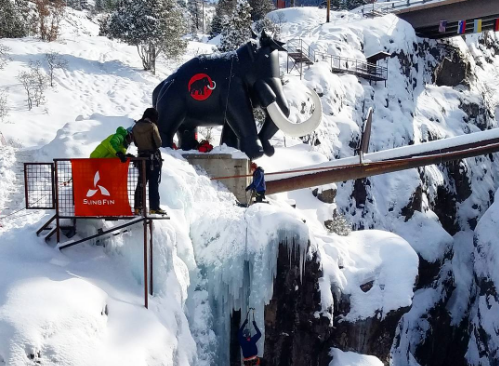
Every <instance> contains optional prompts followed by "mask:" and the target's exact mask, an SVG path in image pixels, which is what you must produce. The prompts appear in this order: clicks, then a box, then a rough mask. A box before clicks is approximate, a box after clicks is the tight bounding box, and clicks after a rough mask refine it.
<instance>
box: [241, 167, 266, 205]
mask: <svg viewBox="0 0 499 366" xmlns="http://www.w3.org/2000/svg"><path fill="white" fill-rule="evenodd" d="M251 172H252V173H253V182H251V184H250V185H249V186H247V187H246V192H247V191H249V190H250V189H251V191H252V193H251V194H252V195H253V192H255V195H256V202H263V200H264V199H265V191H266V190H267V187H266V185H265V173H264V171H263V169H262V167H260V166H258V165H256V163H251ZM250 201H251V198H250ZM250 203H251V202H250Z"/></svg>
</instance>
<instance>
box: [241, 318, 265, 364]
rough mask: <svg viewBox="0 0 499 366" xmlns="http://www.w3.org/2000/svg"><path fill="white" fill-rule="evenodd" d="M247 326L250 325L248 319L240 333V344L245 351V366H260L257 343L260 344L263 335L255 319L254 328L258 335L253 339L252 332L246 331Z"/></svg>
mask: <svg viewBox="0 0 499 366" xmlns="http://www.w3.org/2000/svg"><path fill="white" fill-rule="evenodd" d="M246 324H248V319H246V320H245V322H244V323H243V325H241V328H239V332H238V337H239V344H240V345H241V349H242V351H243V361H244V366H254V365H260V359H259V358H258V356H257V355H258V347H257V346H256V342H258V340H259V339H260V337H261V336H262V333H261V332H260V329H258V327H257V325H256V322H255V320H254V319H253V326H254V327H255V330H256V334H255V335H254V336H253V337H252V336H251V331H250V330H249V329H246Z"/></svg>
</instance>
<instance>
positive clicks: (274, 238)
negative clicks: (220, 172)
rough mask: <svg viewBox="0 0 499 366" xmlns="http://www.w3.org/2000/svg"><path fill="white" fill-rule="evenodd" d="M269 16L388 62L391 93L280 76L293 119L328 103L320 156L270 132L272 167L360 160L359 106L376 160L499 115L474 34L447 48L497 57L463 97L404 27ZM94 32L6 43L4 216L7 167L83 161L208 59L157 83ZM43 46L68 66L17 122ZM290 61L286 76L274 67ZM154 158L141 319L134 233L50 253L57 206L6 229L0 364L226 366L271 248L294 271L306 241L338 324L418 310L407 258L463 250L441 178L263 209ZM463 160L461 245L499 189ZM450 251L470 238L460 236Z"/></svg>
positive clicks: (169, 65)
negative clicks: (157, 200)
mask: <svg viewBox="0 0 499 366" xmlns="http://www.w3.org/2000/svg"><path fill="white" fill-rule="evenodd" d="M277 13H282V14H283V16H284V24H283V29H282V37H283V39H284V40H287V39H292V38H297V37H301V38H303V39H304V40H306V41H307V42H308V43H309V44H310V45H311V47H312V48H313V49H315V50H319V51H322V52H327V53H330V54H333V55H341V56H342V57H347V58H354V59H360V60H365V58H366V56H369V55H371V54H373V53H375V52H378V51H385V52H389V53H391V54H393V55H394V56H393V57H391V58H389V59H388V61H387V63H388V67H389V81H388V88H385V87H384V85H382V84H381V83H380V84H378V85H374V84H373V85H372V86H371V85H369V83H368V82H367V81H364V80H361V79H358V78H357V77H355V76H353V75H337V74H332V73H331V72H330V71H329V68H328V64H327V63H326V62H317V63H315V64H314V65H312V66H311V67H310V68H307V69H306V70H305V74H304V80H302V81H300V80H299V77H298V75H296V74H291V75H285V77H284V78H285V80H286V81H287V83H286V85H285V92H286V96H287V98H288V101H289V103H290V106H291V118H292V119H295V120H299V119H301V118H306V117H305V115H304V114H303V113H302V112H301V110H302V103H303V102H306V94H305V88H304V86H308V87H311V88H314V89H316V90H317V92H318V93H320V94H321V95H322V102H323V108H324V119H323V122H322V125H321V126H320V128H319V129H318V131H317V137H318V139H319V140H320V145H319V146H316V147H311V146H310V145H307V144H304V143H302V142H301V140H299V139H289V138H284V136H283V135H282V134H281V133H278V134H277V135H276V137H275V139H274V141H273V142H274V143H275V144H276V146H277V151H276V154H275V156H273V157H272V158H268V157H265V158H262V159H261V160H259V163H260V164H261V165H262V166H263V167H264V168H265V170H266V171H267V172H272V171H282V170H286V169H292V168H297V167H303V166H309V165H314V164H321V163H326V162H328V161H329V160H332V159H337V158H346V157H351V156H353V153H354V146H352V143H351V142H352V141H356V140H357V139H358V136H359V131H360V127H361V123H362V121H363V118H364V116H365V113H366V111H367V110H368V108H369V107H374V110H375V118H374V123H373V134H372V138H371V145H370V150H371V151H380V150H384V149H389V148H394V147H400V146H405V145H408V144H416V145H417V144H420V143H422V142H425V141H428V140H431V139H432V136H436V137H438V138H444V137H453V136H458V135H462V134H466V133H469V132H473V131H478V130H479V128H478V127H477V126H476V125H475V124H474V123H473V121H469V120H465V117H466V113H464V112H463V110H461V109H460V106H462V105H463V104H469V103H471V102H474V103H477V104H479V105H481V104H482V103H488V104H489V105H490V106H496V107H497V106H498V105H499V91H498V90H497V88H495V87H494V85H496V84H494V83H495V81H496V80H497V77H498V75H499V74H498V73H497V66H499V60H498V58H494V55H487V54H485V53H486V52H487V51H483V49H480V47H479V44H478V42H476V39H475V40H474V39H471V40H469V41H468V43H466V42H464V41H463V40H461V39H458V40H456V41H453V43H454V44H455V45H457V46H458V47H460V48H462V49H463V50H464V51H465V52H467V53H470V54H473V55H474V57H475V58H476V59H479V58H485V57H488V58H490V59H492V60H493V63H492V64H490V63H489V64H486V65H485V66H482V67H481V68H479V67H476V65H474V66H475V73H476V80H475V81H474V82H473V84H472V85H471V87H469V88H464V87H463V88H461V89H459V88H458V89H453V88H449V87H436V86H427V85H425V82H429V81H430V77H431V75H429V71H428V70H429V69H430V68H431V67H430V66H431V64H432V63H434V61H435V60H434V58H433V56H431V55H429V54H426V53H425V52H421V51H422V49H423V47H424V46H422V45H421V40H419V39H418V38H417V37H416V36H415V35H414V31H413V30H412V28H411V27H410V26H409V25H408V24H407V23H405V22H403V21H401V20H399V19H398V18H396V17H395V16H393V15H388V16H385V17H383V18H378V19H372V20H368V19H363V18H362V17H361V16H359V15H357V14H352V13H347V12H339V13H333V19H332V22H331V23H330V24H323V23H322V20H323V19H324V18H325V12H324V10H319V9H313V8H300V9H286V10H279V11H277V12H274V15H275V14H277ZM97 33H98V26H97V24H96V22H94V21H93V20H91V19H90V18H89V17H88V16H87V14H86V13H83V12H77V11H70V12H69V14H68V19H67V20H66V22H65V24H64V26H63V36H62V38H61V40H59V41H57V42H52V43H43V42H40V41H38V40H36V39H33V38H27V39H22V40H5V39H2V40H0V42H2V44H5V45H6V46H8V47H9V48H10V52H9V56H10V58H11V61H10V62H9V64H8V65H7V67H6V68H5V69H3V70H0V88H1V89H4V88H8V97H9V105H10V107H11V111H10V113H9V115H8V117H7V118H6V120H5V121H4V122H3V123H0V131H1V132H2V133H3V135H4V136H5V138H6V140H7V141H8V143H9V146H0V154H1V155H0V185H1V187H2V190H0V213H1V212H3V211H6V210H9V211H13V210H15V209H20V208H22V200H21V201H20V200H19V197H22V191H21V190H22V187H20V186H19V182H18V180H16V170H15V168H14V166H15V163H16V160H17V161H19V160H21V159H22V158H23V157H24V158H25V157H26V156H29V157H30V159H33V160H36V161H51V159H53V158H56V157H59V158H61V157H87V156H88V155H89V153H90V152H91V151H92V150H93V149H94V148H95V146H96V145H97V144H98V143H99V142H100V140H102V139H103V138H105V137H107V136H108V135H109V134H110V133H111V132H112V131H114V130H115V129H116V127H117V126H119V125H123V126H125V127H127V126H129V125H131V124H132V123H133V121H132V119H138V118H139V117H140V116H141V113H142V111H143V110H144V109H145V108H146V107H148V106H149V105H150V99H151V92H152V90H153V88H154V87H155V86H156V84H157V83H158V82H159V81H161V80H162V79H163V78H165V77H166V76H167V75H168V74H169V73H170V72H172V71H173V70H174V69H175V68H176V67H177V66H178V65H179V64H180V63H181V62H183V61H186V60H188V59H190V58H191V57H193V56H194V55H196V54H199V53H206V52H211V49H212V45H210V44H204V43H197V42H190V43H189V48H188V52H187V54H186V55H185V56H184V57H183V59H182V60H179V61H175V62H173V61H167V60H164V59H160V60H159V65H158V75H156V76H153V75H151V74H149V73H146V72H144V71H142V70H141V67H140V66H141V65H140V61H139V59H138V56H137V55H136V50H135V48H134V47H130V46H126V45H124V44H120V43H117V42H115V41H110V40H108V39H106V38H104V37H99V36H98V35H97ZM431 45H432V46H436V45H435V44H434V43H432V44H431ZM51 50H53V51H56V52H58V53H60V54H61V55H63V56H64V58H65V59H66V60H67V61H68V70H66V71H61V70H57V71H56V75H55V87H54V88H53V89H52V88H49V89H48V90H47V93H46V103H45V104H43V105H42V106H41V107H34V108H33V110H32V111H28V110H27V107H26V105H25V97H24V92H23V89H22V87H21V85H20V84H19V82H18V81H17V79H16V75H17V74H18V73H19V72H20V71H21V70H23V69H24V68H26V67H27V65H28V64H29V62H30V61H31V60H40V61H42V62H43V57H44V54H45V53H47V52H49V51H51ZM484 52H485V53H484ZM284 56H285V55H284V54H283V57H281V70H285V62H286V60H285V57H284ZM494 63H495V64H494ZM485 75H488V76H487V77H486V76H485ZM494 78H495V79H494ZM484 99H485V100H486V101H485V102H484ZM487 123H488V127H495V126H496V124H497V122H496V121H495V120H494V119H492V118H490V119H489V120H488V121H487ZM219 133H220V132H219V131H218V132H215V135H219ZM215 142H216V141H215ZM162 152H163V157H164V159H165V163H164V168H163V172H162V183H161V191H160V193H161V197H162V204H163V206H164V207H165V208H166V210H167V211H168V212H169V215H170V216H171V220H169V221H161V222H158V223H156V224H155V234H154V253H155V255H154V278H155V283H154V288H155V295H154V296H153V297H152V298H151V300H150V309H149V310H146V309H144V308H143V304H142V302H143V298H142V295H143V287H142V285H143V277H142V276H143V268H142V241H141V233H142V232H141V228H133V229H132V230H130V231H128V232H127V233H124V234H121V235H118V236H111V237H109V238H107V239H106V245H105V247H103V246H101V245H92V244H95V243H89V244H85V245H81V246H77V247H74V248H72V249H69V250H66V251H64V252H63V253H61V252H59V251H57V250H56V249H54V248H52V247H50V246H48V245H47V244H46V243H45V242H44V241H43V240H42V239H40V238H37V237H36V235H35V231H36V229H37V228H38V227H39V226H40V224H41V223H43V221H44V220H46V219H47V218H48V215H49V213H50V212H44V211H37V212H36V213H34V214H31V215H28V216H25V213H24V212H23V211H21V212H20V213H17V214H14V215H12V216H8V217H3V218H1V221H0V224H1V225H2V226H1V227H0V253H1V255H0V262H1V265H0V272H1V275H0V298H1V299H2V301H0V364H2V362H3V363H4V364H6V365H26V364H29V362H36V361H40V362H41V363H42V364H56V363H58V364H64V365H120V366H122V365H174V366H187V365H190V366H194V365H202V366H209V365H215V364H216V365H225V364H226V360H227V357H228V349H229V347H228V329H229V320H230V313H231V310H232V309H235V310H238V309H241V310H242V312H243V313H244V312H245V311H246V309H247V308H248V307H254V308H256V320H257V323H258V324H259V326H260V328H261V329H262V330H263V331H264V327H263V310H264V305H265V304H266V303H268V301H270V299H271V297H272V286H271V284H272V281H273V276H274V275H275V269H276V268H275V267H276V251H277V243H278V242H288V243H289V245H291V243H292V242H294V243H295V244H296V245H298V246H299V248H300V250H301V253H302V258H303V259H304V258H306V255H307V254H309V253H306V252H305V249H306V245H307V244H308V242H309V241H310V243H311V250H317V251H318V254H319V258H320V260H321V265H322V269H323V272H324V278H322V279H321V281H320V283H321V287H320V289H321V299H322V303H321V305H322V309H323V311H324V313H327V312H326V310H327V309H329V308H331V307H332V305H333V303H334V301H335V294H334V293H333V292H334V291H335V290H334V289H339V290H340V291H341V292H342V293H344V294H348V295H350V299H351V305H352V308H351V311H350V312H349V313H348V314H347V316H346V320H349V321H355V320H360V319H366V318H370V317H374V316H375V315H376V314H381V318H383V316H384V315H386V314H387V313H388V312H390V311H392V310H396V309H399V308H401V307H408V306H411V304H412V303H413V297H414V295H415V294H414V284H415V281H416V276H417V274H418V261H419V260H418V255H419V256H420V257H421V258H423V259H424V260H425V261H427V262H430V263H435V262H438V261H442V260H443V259H444V256H445V255H446V253H448V252H449V248H450V247H451V246H452V245H453V244H454V242H455V241H456V239H455V238H453V237H452V236H451V235H449V234H448V233H447V232H446V231H445V230H444V229H443V228H442V226H441V223H440V222H439V220H438V218H437V215H436V214H435V213H434V212H433V211H432V207H433V202H432V201H433V200H434V199H435V197H436V196H437V188H438V187H439V186H441V185H444V184H446V183H447V182H449V181H450V178H449V177H448V176H447V175H446V173H445V172H443V171H442V170H440V169H437V168H436V167H427V168H425V169H423V170H422V171H417V170H410V171H406V172H399V173H394V174H390V175H386V176H380V177H376V178H373V179H371V180H370V182H369V185H368V186H367V187H366V190H367V193H366V194H367V199H366V200H365V202H357V201H356V198H354V197H356V196H354V193H355V192H354V183H353V182H345V183H342V184H339V185H338V196H337V203H336V204H326V203H322V202H320V201H319V200H317V199H316V198H315V197H314V196H313V195H312V190H311V189H304V190H299V191H295V192H289V193H282V194H278V195H275V196H272V197H270V198H269V199H270V201H271V203H272V204H271V205H255V206H252V207H250V208H249V209H244V208H240V207H237V206H236V205H235V204H234V197H233V195H232V194H231V193H229V192H228V191H227V190H226V189H225V188H223V187H222V186H220V185H219V184H218V183H213V182H212V181H210V180H209V178H208V177H206V176H204V175H203V174H202V172H200V171H197V170H196V169H195V168H193V167H192V166H190V165H189V164H188V163H187V162H186V161H185V160H184V159H183V158H182V157H181V155H180V154H179V152H176V151H172V150H170V149H163V151H162ZM472 160H473V161H472ZM465 164H466V167H465V168H466V169H469V170H471V171H473V177H474V178H473V181H472V182H471V185H472V194H471V195H470V198H469V199H467V200H465V201H463V202H462V203H461V208H460V211H459V212H458V220H459V222H460V223H461V224H462V227H463V228H466V229H467V230H468V233H470V232H471V231H470V229H469V224H468V222H469V220H470V219H471V218H475V217H478V216H481V215H482V214H483V212H484V210H485V209H483V208H484V207H485V208H486V205H487V203H488V200H489V191H490V190H491V189H496V188H497V186H496V184H495V180H494V179H495V174H496V172H497V166H496V164H494V163H492V162H491V161H490V160H485V159H484V160H479V161H478V162H475V160H474V159H468V160H466V161H465ZM421 176H424V179H422V178H421ZM421 180H423V182H424V185H425V189H426V190H425V191H426V192H428V193H427V194H425V195H424V197H423V202H422V210H421V212H420V211H415V212H414V214H413V215H412V216H411V217H409V218H407V216H406V215H403V214H402V212H403V209H404V208H405V207H406V206H407V205H408V203H409V202H410V200H411V197H412V196H413V194H414V192H415V191H416V189H417V187H418V186H419V185H420V184H423V183H421ZM449 184H450V183H449ZM451 188H453V189H455V188H456V187H451ZM290 200H294V201H295V202H296V204H297V208H296V209H292V208H291V207H290V206H289V204H288V202H289V201H290ZM13 206H16V207H13ZM477 207H478V208H477ZM335 209H339V210H340V211H342V212H344V213H345V215H346V217H347V219H348V220H349V221H350V222H351V223H352V224H353V225H354V227H356V228H367V229H369V228H375V229H378V230H363V231H357V232H352V233H351V234H350V235H348V236H338V235H336V234H333V233H329V232H328V231H327V230H326V228H325V226H324V221H325V220H327V219H328V218H331V217H332V215H333V212H334V210H335ZM480 210H482V211H480ZM304 221H305V222H304ZM107 225H109V223H106V222H101V221H99V220H92V221H85V222H82V223H79V224H78V236H85V234H89V233H94V232H95V230H96V228H101V227H105V226H107ZM111 225H112V224H111ZM467 225H468V226H467ZM483 235H485V234H483ZM471 237H472V235H471ZM483 238H484V239H483V240H486V238H485V237H483ZM461 240H463V242H465V241H466V240H467V243H468V244H471V242H470V240H471V239H470V235H468V236H466V235H463V237H462V238H461ZM100 244H102V243H100ZM468 260H469V258H466V253H465V252H464V249H463V252H462V253H461V257H459V255H456V259H455V261H454V262H453V263H452V264H451V265H452V266H453V267H452V268H458V267H460V266H461V267H465V266H466V265H467V264H468V263H467V262H466V261H468ZM371 281H372V282H373V287H372V288H371V290H370V291H367V292H364V291H362V290H361V288H360V286H361V285H363V284H365V283H368V282H371ZM470 281H471V279H470V278H469V277H467V276H466V275H465V273H463V274H462V276H461V277H456V282H457V287H458V289H459V290H461V291H464V292H466V285H467V284H469V283H470ZM421 291H423V292H424V291H426V290H421ZM428 291H430V290H427V292H425V294H424V295H422V293H421V292H419V293H416V297H415V299H418V300H421V301H420V302H418V304H415V306H413V310H412V311H411V312H410V313H409V314H408V317H407V318H406V319H405V323H404V324H412V323H413V322H417V319H419V318H418V316H420V315H423V314H424V311H425V310H427V309H428V308H429V307H431V305H432V304H433V303H434V302H435V301H437V300H438V296H439V293H438V290H434V289H432V291H433V292H432V294H428ZM418 295H419V296H418ZM459 312H460V311H459V309H458V310H456V314H457V313H459ZM456 316H458V315H456ZM461 316H462V311H461ZM406 334H408V335H406V338H404V340H406V341H407V342H406V343H404V342H401V343H402V344H409V345H408V346H407V347H408V349H409V347H410V340H411V336H413V334H412V333H411V332H406ZM263 339H264V337H263V338H262V340H260V341H259V350H260V352H262V351H263ZM403 351H404V350H403ZM470 352H471V351H470ZM401 353H403V352H401ZM331 354H332V355H333V356H334V361H333V362H332V366H347V365H352V366H353V365H376V366H377V365H380V364H381V361H379V360H377V359H376V358H375V357H373V356H363V355H358V354H354V353H351V352H343V351H342V350H339V349H332V350H331ZM470 358H472V355H471V356H470ZM398 360H399V363H397V365H404V363H403V362H404V360H403V359H398ZM400 360H401V361H400ZM414 365H416V364H414Z"/></svg>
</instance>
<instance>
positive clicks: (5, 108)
mask: <svg viewBox="0 0 499 366" xmlns="http://www.w3.org/2000/svg"><path fill="white" fill-rule="evenodd" d="M8 114H9V102H8V99H7V91H6V90H3V89H0V121H1V122H4V120H5V117H7V115H8Z"/></svg>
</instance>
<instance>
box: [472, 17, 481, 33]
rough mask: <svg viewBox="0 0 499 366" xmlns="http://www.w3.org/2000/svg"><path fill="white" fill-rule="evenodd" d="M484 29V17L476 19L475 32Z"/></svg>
mask: <svg viewBox="0 0 499 366" xmlns="http://www.w3.org/2000/svg"><path fill="white" fill-rule="evenodd" d="M481 31H482V19H475V25H474V27H473V32H475V33H480V32H481Z"/></svg>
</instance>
